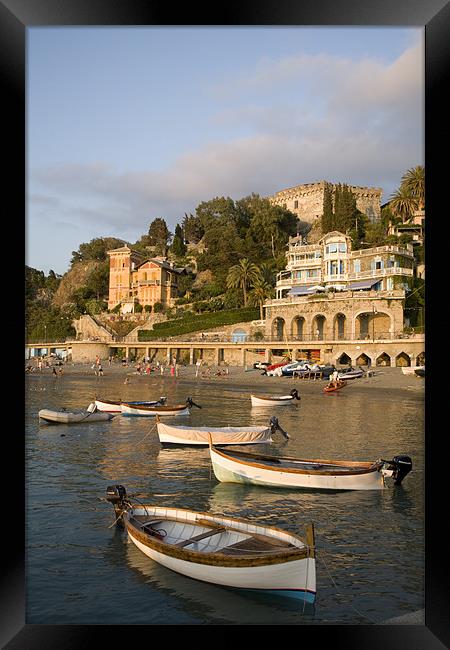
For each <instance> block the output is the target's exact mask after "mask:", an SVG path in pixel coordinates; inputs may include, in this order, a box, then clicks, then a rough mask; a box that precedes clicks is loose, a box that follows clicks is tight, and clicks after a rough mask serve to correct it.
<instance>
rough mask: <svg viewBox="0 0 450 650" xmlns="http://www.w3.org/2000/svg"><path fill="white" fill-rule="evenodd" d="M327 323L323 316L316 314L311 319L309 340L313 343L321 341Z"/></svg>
mask: <svg viewBox="0 0 450 650" xmlns="http://www.w3.org/2000/svg"><path fill="white" fill-rule="evenodd" d="M326 322H327V319H326V316H324V315H323V314H316V315H315V316H314V318H313V319H312V324H311V327H312V331H311V338H312V340H313V341H322V340H323V339H324V338H325V323H326Z"/></svg>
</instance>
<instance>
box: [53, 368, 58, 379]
mask: <svg viewBox="0 0 450 650" xmlns="http://www.w3.org/2000/svg"><path fill="white" fill-rule="evenodd" d="M52 375H55V377H57V376H58V374H57V372H56V368H52Z"/></svg>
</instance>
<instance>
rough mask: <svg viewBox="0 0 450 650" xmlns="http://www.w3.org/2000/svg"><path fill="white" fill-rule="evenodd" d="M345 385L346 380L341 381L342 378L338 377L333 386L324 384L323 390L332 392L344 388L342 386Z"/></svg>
mask: <svg viewBox="0 0 450 650" xmlns="http://www.w3.org/2000/svg"><path fill="white" fill-rule="evenodd" d="M346 385H347V382H346V381H342V380H339V379H338V380H337V382H336V384H335V385H334V386H330V385H328V386H325V388H324V389H323V392H324V393H334V392H335V391H337V390H340V389H341V388H344V386H346Z"/></svg>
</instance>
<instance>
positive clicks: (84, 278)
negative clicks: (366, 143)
mask: <svg viewBox="0 0 450 650" xmlns="http://www.w3.org/2000/svg"><path fill="white" fill-rule="evenodd" d="M424 207H425V172H424V168H423V167H421V166H417V167H415V168H412V169H409V170H408V171H407V172H406V173H405V174H404V176H403V177H402V182H401V185H400V187H399V189H398V191H396V192H395V193H394V194H393V195H392V197H391V199H390V201H389V203H388V204H387V205H385V206H384V207H383V209H382V212H381V219H380V220H378V221H375V222H371V221H370V220H369V219H368V217H367V216H366V215H364V214H363V213H361V212H360V211H359V210H358V209H357V207H356V198H355V196H354V195H353V194H352V192H351V190H350V188H349V186H347V185H345V184H338V185H336V186H335V189H334V192H332V190H331V188H326V190H325V197H324V208H323V215H322V218H321V219H320V220H319V223H318V226H319V228H320V230H321V231H322V234H325V233H327V232H330V231H332V230H338V231H340V232H345V233H347V234H348V235H349V236H350V237H351V239H352V241H353V246H354V248H365V247H371V246H379V245H384V244H387V243H391V242H392V243H398V242H401V243H407V242H408V241H410V237H409V236H408V235H406V234H405V235H401V236H400V237H397V236H393V235H389V234H388V231H389V229H390V228H391V227H392V225H395V224H405V223H406V224H407V223H408V222H409V221H410V220H411V219H412V217H413V215H414V212H415V211H416V210H417V209H423V208H424ZM298 228H299V222H298V220H297V217H296V215H295V214H294V213H292V212H290V211H289V210H287V209H285V208H283V207H281V206H275V205H273V204H271V203H270V201H269V200H268V199H266V198H262V197H260V196H259V195H258V194H251V195H249V196H246V197H243V198H241V199H239V200H233V199H232V198H230V197H224V196H222V197H215V198H212V199H210V200H208V201H202V202H201V203H199V205H198V206H197V208H196V209H195V212H194V213H193V214H191V213H190V214H187V213H185V214H184V216H183V218H181V219H180V221H179V223H177V224H176V225H175V228H174V233H172V232H170V230H169V228H168V226H167V223H166V221H165V219H164V218H163V217H156V218H155V219H153V220H152V221H151V222H150V223H149V225H148V228H147V230H146V231H145V232H144V233H143V234H142V235H141V236H140V237H139V238H138V239H137V240H136V241H135V242H126V241H124V240H122V239H118V238H114V237H97V238H95V239H92V240H91V241H90V242H86V243H81V244H80V245H79V248H78V250H76V251H73V252H72V258H71V261H70V267H69V269H68V271H67V273H65V274H64V275H63V276H58V275H56V274H55V273H54V272H53V271H50V272H49V274H48V276H45V274H44V273H43V272H42V271H38V270H36V269H32V268H30V267H26V330H27V339H28V340H30V341H32V340H38V339H39V338H41V339H42V337H43V336H44V333H46V335H47V337H48V338H53V339H54V340H57V339H62V338H64V337H65V336H71V335H73V334H74V330H73V329H72V327H71V325H70V323H71V322H72V320H73V319H77V318H79V317H80V315H82V314H84V313H87V314H91V315H95V314H99V313H102V312H106V311H107V300H108V288H109V257H108V255H107V251H108V250H111V249H113V248H119V247H121V246H124V245H128V246H130V248H133V249H134V250H136V251H138V252H140V253H141V254H142V255H143V256H144V257H147V258H151V257H153V256H164V257H167V258H168V259H169V260H171V261H173V262H174V263H175V264H176V266H178V267H184V268H186V269H187V271H188V272H187V273H186V274H185V275H182V276H181V277H180V281H179V288H180V293H181V295H180V297H179V298H178V299H177V300H176V306H175V307H174V308H172V309H170V310H167V312H166V315H167V317H169V318H181V317H183V316H184V315H186V312H190V313H192V314H202V313H205V312H217V311H221V310H230V309H231V310H233V309H239V308H247V307H249V308H252V307H256V308H258V310H259V313H260V317H261V319H262V317H263V311H262V305H263V304H264V302H265V301H266V300H267V299H268V298H270V297H272V296H273V295H274V286H275V282H276V274H277V272H278V271H280V270H282V269H284V268H285V266H286V256H285V253H286V246H287V243H288V240H289V237H290V236H292V235H295V234H297V231H298ZM415 254H416V256H417V260H418V262H421V263H423V258H424V253H423V246H421V247H418V246H415ZM423 300H424V289H423V286H422V285H421V283H420V282H418V283H417V286H415V294H414V300H413V301H412V302H411V308H412V309H416V310H417V309H418V304H419V303H420V306H422V303H423ZM413 303H414V304H413ZM416 303H417V304H416ZM138 307H139V305H138ZM155 311H156V306H155Z"/></svg>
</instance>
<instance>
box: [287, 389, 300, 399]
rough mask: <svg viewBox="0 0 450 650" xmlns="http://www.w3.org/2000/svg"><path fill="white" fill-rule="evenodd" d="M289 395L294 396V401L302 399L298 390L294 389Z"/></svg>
mask: <svg viewBox="0 0 450 650" xmlns="http://www.w3.org/2000/svg"><path fill="white" fill-rule="evenodd" d="M289 395H292V397H293V398H294V399H302V398H301V397H300V395H299V394H298V390H297V389H296V388H293V389H292V390H291V392H290V393H289Z"/></svg>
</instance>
